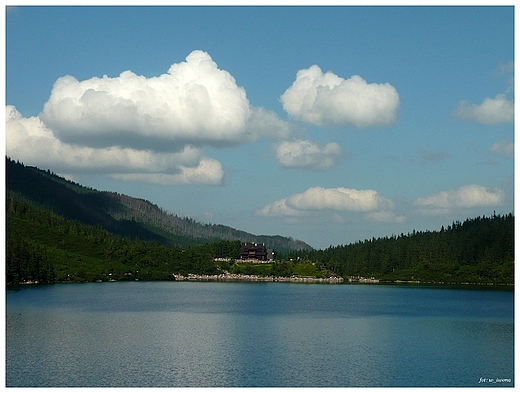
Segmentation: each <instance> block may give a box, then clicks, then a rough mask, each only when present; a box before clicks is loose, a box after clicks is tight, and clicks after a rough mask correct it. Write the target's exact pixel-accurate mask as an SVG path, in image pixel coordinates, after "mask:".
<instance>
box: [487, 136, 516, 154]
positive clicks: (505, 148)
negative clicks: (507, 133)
mask: <svg viewBox="0 0 520 393" xmlns="http://www.w3.org/2000/svg"><path fill="white" fill-rule="evenodd" d="M489 154H491V155H493V156H500V157H505V158H510V159H513V158H514V154H515V145H514V143H513V142H509V141H507V140H506V139H502V140H501V141H498V142H495V143H493V144H492V145H491V147H490V148H489Z"/></svg>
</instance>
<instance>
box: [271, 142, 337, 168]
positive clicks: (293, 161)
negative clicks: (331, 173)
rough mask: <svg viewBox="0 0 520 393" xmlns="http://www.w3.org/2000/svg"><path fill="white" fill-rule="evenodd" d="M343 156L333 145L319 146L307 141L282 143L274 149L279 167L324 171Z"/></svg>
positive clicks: (335, 145) (333, 143)
mask: <svg viewBox="0 0 520 393" xmlns="http://www.w3.org/2000/svg"><path fill="white" fill-rule="evenodd" d="M342 155H343V152H342V150H341V147H340V146H339V145H338V144H337V143H335V142H332V143H328V144H326V145H325V146H323V147H322V146H319V145H317V144H315V143H314V142H311V141H308V140H296V141H284V142H281V143H280V144H279V145H278V146H277V148H276V158H277V160H278V163H279V164H280V165H281V166H284V167H288V168H305V169H315V170H324V169H327V168H330V167H332V166H333V165H334V164H335V162H336V160H337V159H338V158H340V157H341V156H342Z"/></svg>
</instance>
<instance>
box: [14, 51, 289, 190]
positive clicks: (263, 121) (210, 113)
mask: <svg viewBox="0 0 520 393" xmlns="http://www.w3.org/2000/svg"><path fill="white" fill-rule="evenodd" d="M6 128H7V145H6V150H7V154H8V155H10V156H11V157H12V158H13V159H20V160H22V161H24V162H25V163H26V164H29V165H38V166H45V167H48V168H52V169H53V170H54V171H61V172H62V173H67V174H69V175H73V173H78V172H85V173H102V174H106V175H108V176H111V177H112V178H114V179H119V180H129V181H130V180H131V181H145V182H149V183H160V184H211V185H218V184H222V181H223V177H224V171H223V168H222V165H221V163H220V162H218V161H217V160H215V159H212V158H207V157H204V152H203V151H202V150H201V149H202V148H203V147H204V146H213V147H226V146H231V145H236V144H240V143H249V142H253V141H256V140H258V139H259V138H261V137H266V138H272V139H276V140H283V139H288V138H291V137H292V135H293V133H294V132H295V131H296V130H297V126H296V125H295V124H294V123H290V122H287V121H283V120H281V119H280V118H279V117H278V116H277V115H276V114H275V113H274V112H272V111H268V110H266V109H264V108H260V107H252V106H251V105H250V103H249V100H248V99H247V96H246V91H245V90H244V88H243V87H240V86H238V85H237V83H236V81H235V79H234V78H233V76H232V75H231V74H230V73H229V72H227V71H225V70H221V69H219V68H218V66H217V64H216V63H215V62H214V61H213V59H212V58H211V57H210V55H209V54H208V53H206V52H203V51H200V50H195V51H193V52H191V53H190V54H189V55H188V56H187V57H186V61H184V62H180V63H177V64H173V65H171V67H170V68H169V70H168V72H167V73H165V74H163V75H160V76H157V77H149V78H148V77H145V76H139V75H136V74H134V73H133V72H131V71H125V72H123V73H121V74H120V75H119V76H117V77H113V78H112V77H108V76H103V77H102V78H98V77H93V78H90V79H87V80H83V81H79V80H77V79H76V78H74V77H73V76H70V75H66V76H64V77H61V78H59V79H58V80H57V81H56V82H55V84H54V86H53V88H52V91H51V93H50V97H49V99H48V101H47V102H46V103H45V104H44V106H43V111H42V112H41V113H40V114H39V116H37V117H30V118H23V117H22V116H21V114H20V113H19V112H18V111H17V110H16V108H15V107H14V106H7V107H6Z"/></svg>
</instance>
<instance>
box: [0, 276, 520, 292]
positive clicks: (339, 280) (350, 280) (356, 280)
mask: <svg viewBox="0 0 520 393" xmlns="http://www.w3.org/2000/svg"><path fill="white" fill-rule="evenodd" d="M130 281H143V282H153V281H192V282H286V283H307V284H382V285H435V286H446V287H447V286H453V285H460V286H478V287H488V288H489V287H507V288H510V289H514V286H515V284H514V283H513V284H507V283H491V282H487V283H477V282H451V281H450V282H446V281H443V282H436V281H418V280H394V281H389V280H388V281H387V280H379V279H376V278H374V277H369V278H367V277H358V276H351V277H346V278H344V277H332V276H331V277H327V278H318V277H296V276H291V277H283V276H278V277H275V276H258V275H254V274H253V275H248V274H231V273H221V274H211V275H209V274H188V275H187V276H183V275H181V274H173V275H172V280H139V279H135V280H115V279H109V280H105V281H104V280H94V281H56V282H53V283H40V282H38V281H26V282H19V283H17V284H6V288H7V289H8V288H12V287H17V286H26V285H27V286H29V285H52V284H79V283H102V282H130Z"/></svg>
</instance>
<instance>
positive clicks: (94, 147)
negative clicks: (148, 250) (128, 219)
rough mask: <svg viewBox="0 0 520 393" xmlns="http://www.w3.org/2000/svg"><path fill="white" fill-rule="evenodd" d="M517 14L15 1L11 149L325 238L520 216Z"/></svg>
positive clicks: (9, 50) (141, 193)
mask: <svg viewBox="0 0 520 393" xmlns="http://www.w3.org/2000/svg"><path fill="white" fill-rule="evenodd" d="M513 27H514V10H513V8H512V7H349V6H343V7H14V8H8V9H7V10H6V154H7V155H9V156H10V157H12V158H14V159H19V160H20V161H23V162H24V163H25V164H27V165H35V166H38V167H40V168H43V169H48V168H49V169H51V170H53V171H54V172H56V173H58V174H61V175H63V176H65V177H67V178H70V179H73V180H75V181H77V182H79V183H81V184H84V185H87V186H91V187H94V188H97V189H100V190H110V191H117V192H121V193H126V194H129V195H132V196H135V197H139V198H144V199H147V200H149V201H151V202H153V203H155V204H157V205H159V206H160V207H162V208H164V209H165V210H167V211H169V212H171V213H175V214H178V215H180V216H189V217H192V218H195V219H197V220H199V221H202V222H211V223H217V224H224V225H229V226H232V227H234V228H237V229H241V230H245V231H248V232H251V233H254V234H269V235H275V234H279V235H283V236H292V237H294V238H298V239H301V240H303V241H306V242H307V243H309V244H311V245H312V246H313V247H316V248H326V247H328V246H329V245H338V244H348V243H351V242H355V241H358V240H364V239H365V238H372V237H376V238H377V237H380V236H391V235H393V234H396V235H399V234H401V233H408V232H411V231H412V230H413V229H416V230H438V229H440V227H441V225H445V226H446V225H449V224H451V223H452V221H454V220H461V221H463V220H464V219H466V218H468V217H475V216H477V215H487V216H489V215H492V214H493V212H494V211H496V213H497V214H498V213H501V214H503V213H509V212H512V211H513V191H514V187H513V180H514V179H513V137H514V126H513V112H514V111H513V101H514V94H513V93H514V91H513V72H514V58H513V56H514V55H513V53H514V52H513V49H514V45H513V38H514V37H513V36H514V34H513Z"/></svg>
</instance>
